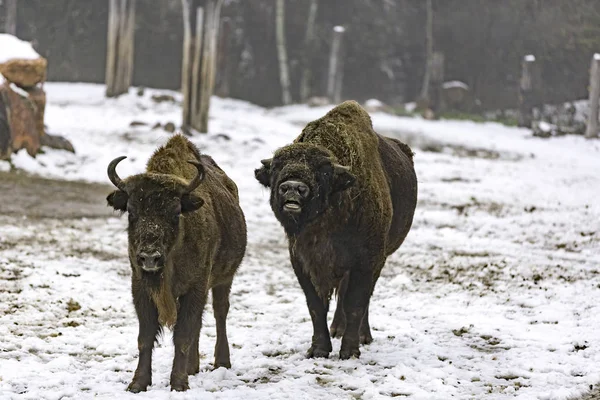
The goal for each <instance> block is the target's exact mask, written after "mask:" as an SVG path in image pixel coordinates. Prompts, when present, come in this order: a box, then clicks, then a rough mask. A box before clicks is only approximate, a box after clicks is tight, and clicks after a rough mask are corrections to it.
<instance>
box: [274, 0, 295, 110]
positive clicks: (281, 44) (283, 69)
mask: <svg viewBox="0 0 600 400" xmlns="http://www.w3.org/2000/svg"><path fill="white" fill-rule="evenodd" d="M275 1H276V3H275V6H276V12H275V29H276V31H275V35H276V40H277V56H278V59H279V81H280V82H281V97H282V100H283V104H290V103H291V102H292V96H291V94H290V72H289V67H288V58H287V48H286V44H285V8H284V0H275Z"/></svg>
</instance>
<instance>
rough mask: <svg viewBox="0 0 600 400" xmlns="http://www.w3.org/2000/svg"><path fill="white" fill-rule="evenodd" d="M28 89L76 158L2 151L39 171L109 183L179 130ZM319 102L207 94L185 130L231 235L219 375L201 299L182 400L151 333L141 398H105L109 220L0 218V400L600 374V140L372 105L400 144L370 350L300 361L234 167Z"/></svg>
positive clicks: (113, 311) (248, 394) (466, 390)
mask: <svg viewBox="0 0 600 400" xmlns="http://www.w3.org/2000/svg"><path fill="white" fill-rule="evenodd" d="M45 89H46V90H47V96H48V108H47V111H46V123H47V124H48V126H49V128H50V131H51V132H53V133H59V134H62V135H64V136H66V137H67V138H68V139H69V140H71V141H72V143H73V145H74V146H75V148H76V150H77V154H70V153H66V152H62V151H54V150H47V151H46V153H45V154H42V155H39V156H38V157H37V159H32V158H30V157H29V156H28V155H27V154H25V153H24V152H21V153H19V154H17V155H16V156H14V157H13V164H14V166H16V167H17V168H20V169H23V170H26V171H30V172H33V173H37V174H41V175H45V176H49V177H56V178H61V179H68V180H88V181H97V182H106V183H108V179H107V178H106V166H107V164H108V162H109V161H110V160H112V159H113V158H115V157H117V156H120V155H127V156H129V158H128V159H127V160H125V161H123V162H122V163H121V164H120V165H119V174H120V175H121V176H126V175H128V174H132V173H136V172H140V171H142V170H143V168H144V163H145V162H146V160H147V159H148V157H149V156H150V155H151V153H152V151H153V150H154V149H155V148H156V147H157V146H158V145H160V144H162V143H164V142H165V141H166V139H167V138H168V136H169V134H167V133H166V132H164V131H162V130H160V129H157V130H152V129H151V127H152V125H154V124H155V123H156V122H161V123H163V124H164V123H166V122H169V121H172V122H174V123H175V124H176V125H178V124H179V121H180V108H179V105H178V104H176V103H170V102H163V103H154V102H153V101H152V100H151V95H152V94H157V93H163V94H164V93H165V92H164V91H160V92H159V91H154V90H146V91H145V94H144V95H143V96H142V97H139V96H137V95H135V94H134V92H135V91H134V90H132V91H131V94H130V95H128V96H124V97H121V98H119V99H113V100H106V99H104V98H103V91H104V87H103V86H99V85H87V84H62V83H48V84H46V86H45ZM170 94H171V95H173V96H175V98H176V99H179V98H180V97H179V95H178V94H177V93H170ZM326 111H327V108H307V107H305V106H290V107H284V108H278V109H272V110H266V109H263V108H260V107H257V106H254V105H251V104H248V103H245V102H242V101H236V100H230V99H218V98H214V99H213V103H212V108H211V119H210V127H209V130H210V133H209V134H207V135H197V136H194V137H193V138H192V140H193V141H194V142H195V143H197V144H198V145H199V146H200V148H201V149H202V151H203V152H205V153H208V154H211V155H212V156H213V157H214V158H215V160H216V161H217V162H218V163H219V164H220V165H221V167H222V168H223V169H224V170H225V171H226V172H227V173H228V174H229V175H230V176H231V177H232V178H233V179H234V180H235V181H236V182H237V184H238V186H239V189H240V194H241V201H242V207H243V209H244V212H245V214H246V218H247V221H248V231H249V232H248V233H249V235H248V237H249V244H248V251H247V254H246V257H245V260H244V262H243V264H242V266H241V268H240V271H239V274H238V275H237V277H236V279H235V280H234V285H233V291H232V295H231V311H230V314H229V319H228V326H229V329H228V331H229V341H230V344H231V351H232V364H233V368H232V369H231V370H225V369H219V370H215V371H212V370H211V368H210V364H211V363H212V360H213V347H214V344H215V326H214V325H215V324H214V320H213V318H212V310H211V307H207V309H206V312H205V317H204V327H203V329H202V334H201V339H200V350H201V353H202V358H201V369H202V370H201V372H200V374H198V375H196V376H193V377H190V387H191V389H190V391H188V392H186V393H170V392H169V385H168V383H169V373H170V368H171V361H172V354H173V346H172V344H171V340H170V334H167V335H166V337H165V338H163V339H162V340H161V341H160V345H159V346H158V347H157V348H156V350H155V352H154V360H153V371H154V376H153V385H152V386H151V387H150V388H149V391H148V392H147V393H142V394H138V395H133V394H128V393H125V392H124V390H125V387H126V385H127V383H128V382H129V381H130V379H131V377H132V374H133V370H134V368H135V366H136V361H137V343H136V335H137V320H136V317H135V314H134V310H133V306H132V303H131V295H130V287H129V286H130V285H129V266H128V262H127V256H126V253H127V252H126V246H127V243H126V233H125V227H126V218H124V217H123V218H119V216H118V215H117V214H115V215H114V216H113V217H111V218H105V219H104V218H95V219H51V218H46V219H33V218H30V219H27V218H15V217H10V216H0V398H2V399H12V398H24V399H42V398H43V399H66V398H73V399H85V398H111V399H113V398H119V399H121V398H155V399H159V398H160V399H162V398H173V399H196V398H200V397H201V398H207V399H208V398H220V399H226V398H227V399H233V398H245V399H248V400H250V399H335V398H340V399H349V398H356V399H378V398H387V397H401V398H409V399H427V400H429V399H450V398H456V399H504V398H518V399H557V400H558V399H567V398H569V396H573V395H577V394H580V393H583V392H585V391H586V390H588V389H589V386H590V385H595V384H596V383H598V382H600V336H599V335H598V329H599V327H600V301H599V300H600V272H599V271H600V251H599V250H600V202H599V201H598V199H599V198H600V142H598V141H586V140H585V139H583V138H581V137H560V138H554V139H551V140H548V141H545V140H542V139H535V138H531V137H530V133H529V132H528V131H526V130H522V129H515V128H507V127H504V126H501V125H498V124H492V123H490V124H478V123H470V122H456V121H435V122H432V121H425V120H421V119H409V118H400V117H393V116H389V115H385V114H375V115H373V120H374V125H375V128H376V130H378V131H379V132H380V133H385V134H388V135H395V136H398V137H400V138H403V139H404V140H406V141H408V142H409V143H411V144H412V145H413V146H414V150H415V152H416V157H415V166H416V169H417V175H418V178H419V185H420V187H419V204H418V207H417V213H416V215H415V221H414V225H413V228H412V230H411V232H410V234H409V236H408V238H407V240H406V242H405V244H404V245H403V246H402V247H401V248H400V250H399V251H397V252H396V253H395V254H394V255H393V256H392V257H390V258H389V260H388V263H387V265H386V267H385V268H384V271H383V274H382V277H381V279H380V280H379V282H378V286H377V288H376V290H375V294H374V296H373V301H372V306H371V313H370V316H371V326H372V329H373V336H374V339H375V340H374V342H373V343H372V344H371V345H368V346H364V348H363V349H362V356H361V358H360V359H358V360H356V359H355V360H347V361H340V360H339V358H338V356H337V352H338V351H339V346H340V342H339V340H334V344H333V345H334V351H333V353H332V357H331V358H330V359H328V360H323V359H317V360H309V359H306V358H305V356H304V353H305V351H306V350H307V349H308V347H309V345H310V337H311V332H312V327H311V323H310V317H309V314H308V310H307V309H306V306H305V300H304V295H303V294H302V292H301V290H300V288H299V286H298V284H297V283H296V279H295V276H294V274H293V272H292V270H291V266H290V265H289V260H288V254H287V247H286V243H285V240H284V236H283V230H282V229H281V227H280V226H279V225H278V223H277V221H276V220H275V218H274V217H273V215H272V213H271V211H270V208H269V206H268V193H267V191H266V190H264V189H262V188H261V187H260V186H259V184H258V183H257V182H256V181H255V179H254V174H253V170H254V168H256V167H258V166H259V165H260V159H261V158H265V157H268V156H269V155H270V154H271V153H272V151H273V150H274V149H275V148H277V147H279V146H281V145H283V144H286V143H288V142H290V141H291V140H292V139H293V138H294V137H295V136H296V135H297V134H298V133H299V132H300V129H301V127H302V126H303V124H305V123H306V122H308V121H310V120H312V119H314V118H318V117H320V116H322V115H323V114H324V113H325V112H326ZM134 120H136V121H140V122H146V123H148V124H149V125H147V126H137V127H129V124H130V122H132V121H134ZM0 167H1V169H3V170H7V169H9V164H8V163H6V162H0ZM43 200H44V199H40V201H43ZM78 306H80V308H78ZM333 306H334V305H332V309H333ZM330 318H331V316H330Z"/></svg>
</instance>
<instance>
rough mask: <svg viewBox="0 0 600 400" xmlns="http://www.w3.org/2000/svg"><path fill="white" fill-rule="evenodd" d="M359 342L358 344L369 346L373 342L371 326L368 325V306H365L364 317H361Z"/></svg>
mask: <svg viewBox="0 0 600 400" xmlns="http://www.w3.org/2000/svg"><path fill="white" fill-rule="evenodd" d="M359 342H360V344H369V343H371V342H373V336H372V335H371V326H370V325H369V305H367V309H366V310H365V315H363V318H362V322H361V323H360V332H359Z"/></svg>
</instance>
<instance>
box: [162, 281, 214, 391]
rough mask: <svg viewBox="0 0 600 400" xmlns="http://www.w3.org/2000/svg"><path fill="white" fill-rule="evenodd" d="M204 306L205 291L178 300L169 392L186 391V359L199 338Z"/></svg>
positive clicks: (187, 386)
mask: <svg viewBox="0 0 600 400" xmlns="http://www.w3.org/2000/svg"><path fill="white" fill-rule="evenodd" d="M205 304H206V290H203V289H195V290H192V291H190V292H188V293H187V294H185V295H184V296H182V297H180V298H179V312H178V313H177V323H176V324H175V329H174V331H173V343H174V344H175V357H174V358H173V369H172V370H171V390H176V391H178V392H182V391H185V390H188V389H189V388H190V387H189V385H188V368H187V364H188V359H189V358H190V351H191V350H192V349H193V348H194V342H195V341H196V340H197V338H199V336H200V329H201V328H202V311H203V310H204V305H205Z"/></svg>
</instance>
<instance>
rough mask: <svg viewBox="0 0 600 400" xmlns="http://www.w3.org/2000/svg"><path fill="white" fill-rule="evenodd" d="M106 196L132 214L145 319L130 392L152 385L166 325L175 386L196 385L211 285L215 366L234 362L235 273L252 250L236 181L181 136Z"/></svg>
mask: <svg viewBox="0 0 600 400" xmlns="http://www.w3.org/2000/svg"><path fill="white" fill-rule="evenodd" d="M124 158H125V157H119V158H116V159H114V160H113V161H112V162H111V163H110V164H109V166H108V177H109V178H110V180H111V182H112V183H113V184H114V185H115V186H116V187H117V189H118V190H116V191H114V192H112V193H110V194H109V195H108V197H107V201H108V204H109V205H110V206H111V207H113V208H114V209H115V210H119V211H122V212H127V213H128V217H129V226H128V231H127V232H128V238H129V261H130V264H131V272H132V273H131V288H132V294H133V303H134V306H135V311H136V313H137V317H138V321H139V336H138V349H139V360H138V366H137V369H136V371H135V374H134V376H133V380H132V381H131V383H130V384H129V386H128V388H127V390H128V391H131V392H135V393H137V392H140V391H145V390H146V389H147V387H148V385H151V384H152V349H153V347H154V342H155V340H156V338H157V335H158V334H159V333H160V332H161V331H162V328H163V327H165V326H166V327H169V328H173V342H174V345H175V357H174V359H173V368H172V370H171V390H177V391H184V390H187V389H188V388H189V386H188V375H193V374H196V373H197V372H198V371H199V353H198V340H199V336H200V329H201V326H202V313H203V310H204V305H205V304H206V299H207V296H208V290H209V289H212V297H213V310H214V315H215V320H216V327H217V343H216V346H215V362H214V367H215V368H218V367H226V368H229V367H231V362H230V358H229V343H228V341H227V331H226V319H227V313H228V311H229V292H230V289H231V283H232V280H233V276H234V274H235V272H236V270H237V268H238V266H239V265H240V263H241V261H242V258H243V257H244V253H245V250H246V222H245V219H244V214H243V212H242V209H241V208H240V205H239V198H238V190H237V186H236V185H235V183H234V182H233V181H232V180H231V179H229V177H228V176H227V175H226V174H225V172H223V170H222V169H221V168H219V166H218V165H217V164H216V163H215V161H214V160H213V159H212V158H211V157H210V156H208V155H204V154H202V155H201V154H200V152H199V151H198V149H197V148H196V146H194V145H193V144H192V143H191V142H190V141H188V140H187V139H186V138H185V137H183V136H181V135H175V136H173V137H172V138H171V139H170V140H169V141H168V142H167V143H166V145H164V146H162V147H160V148H159V149H158V150H156V152H155V153H154V155H152V157H151V158H150V160H149V161H148V165H147V168H146V172H144V173H141V174H139V175H134V176H131V177H129V178H127V179H123V180H122V179H121V178H119V176H118V175H117V173H116V171H115V168H116V166H117V164H118V163H119V162H120V161H121V160H123V159H124Z"/></svg>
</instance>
